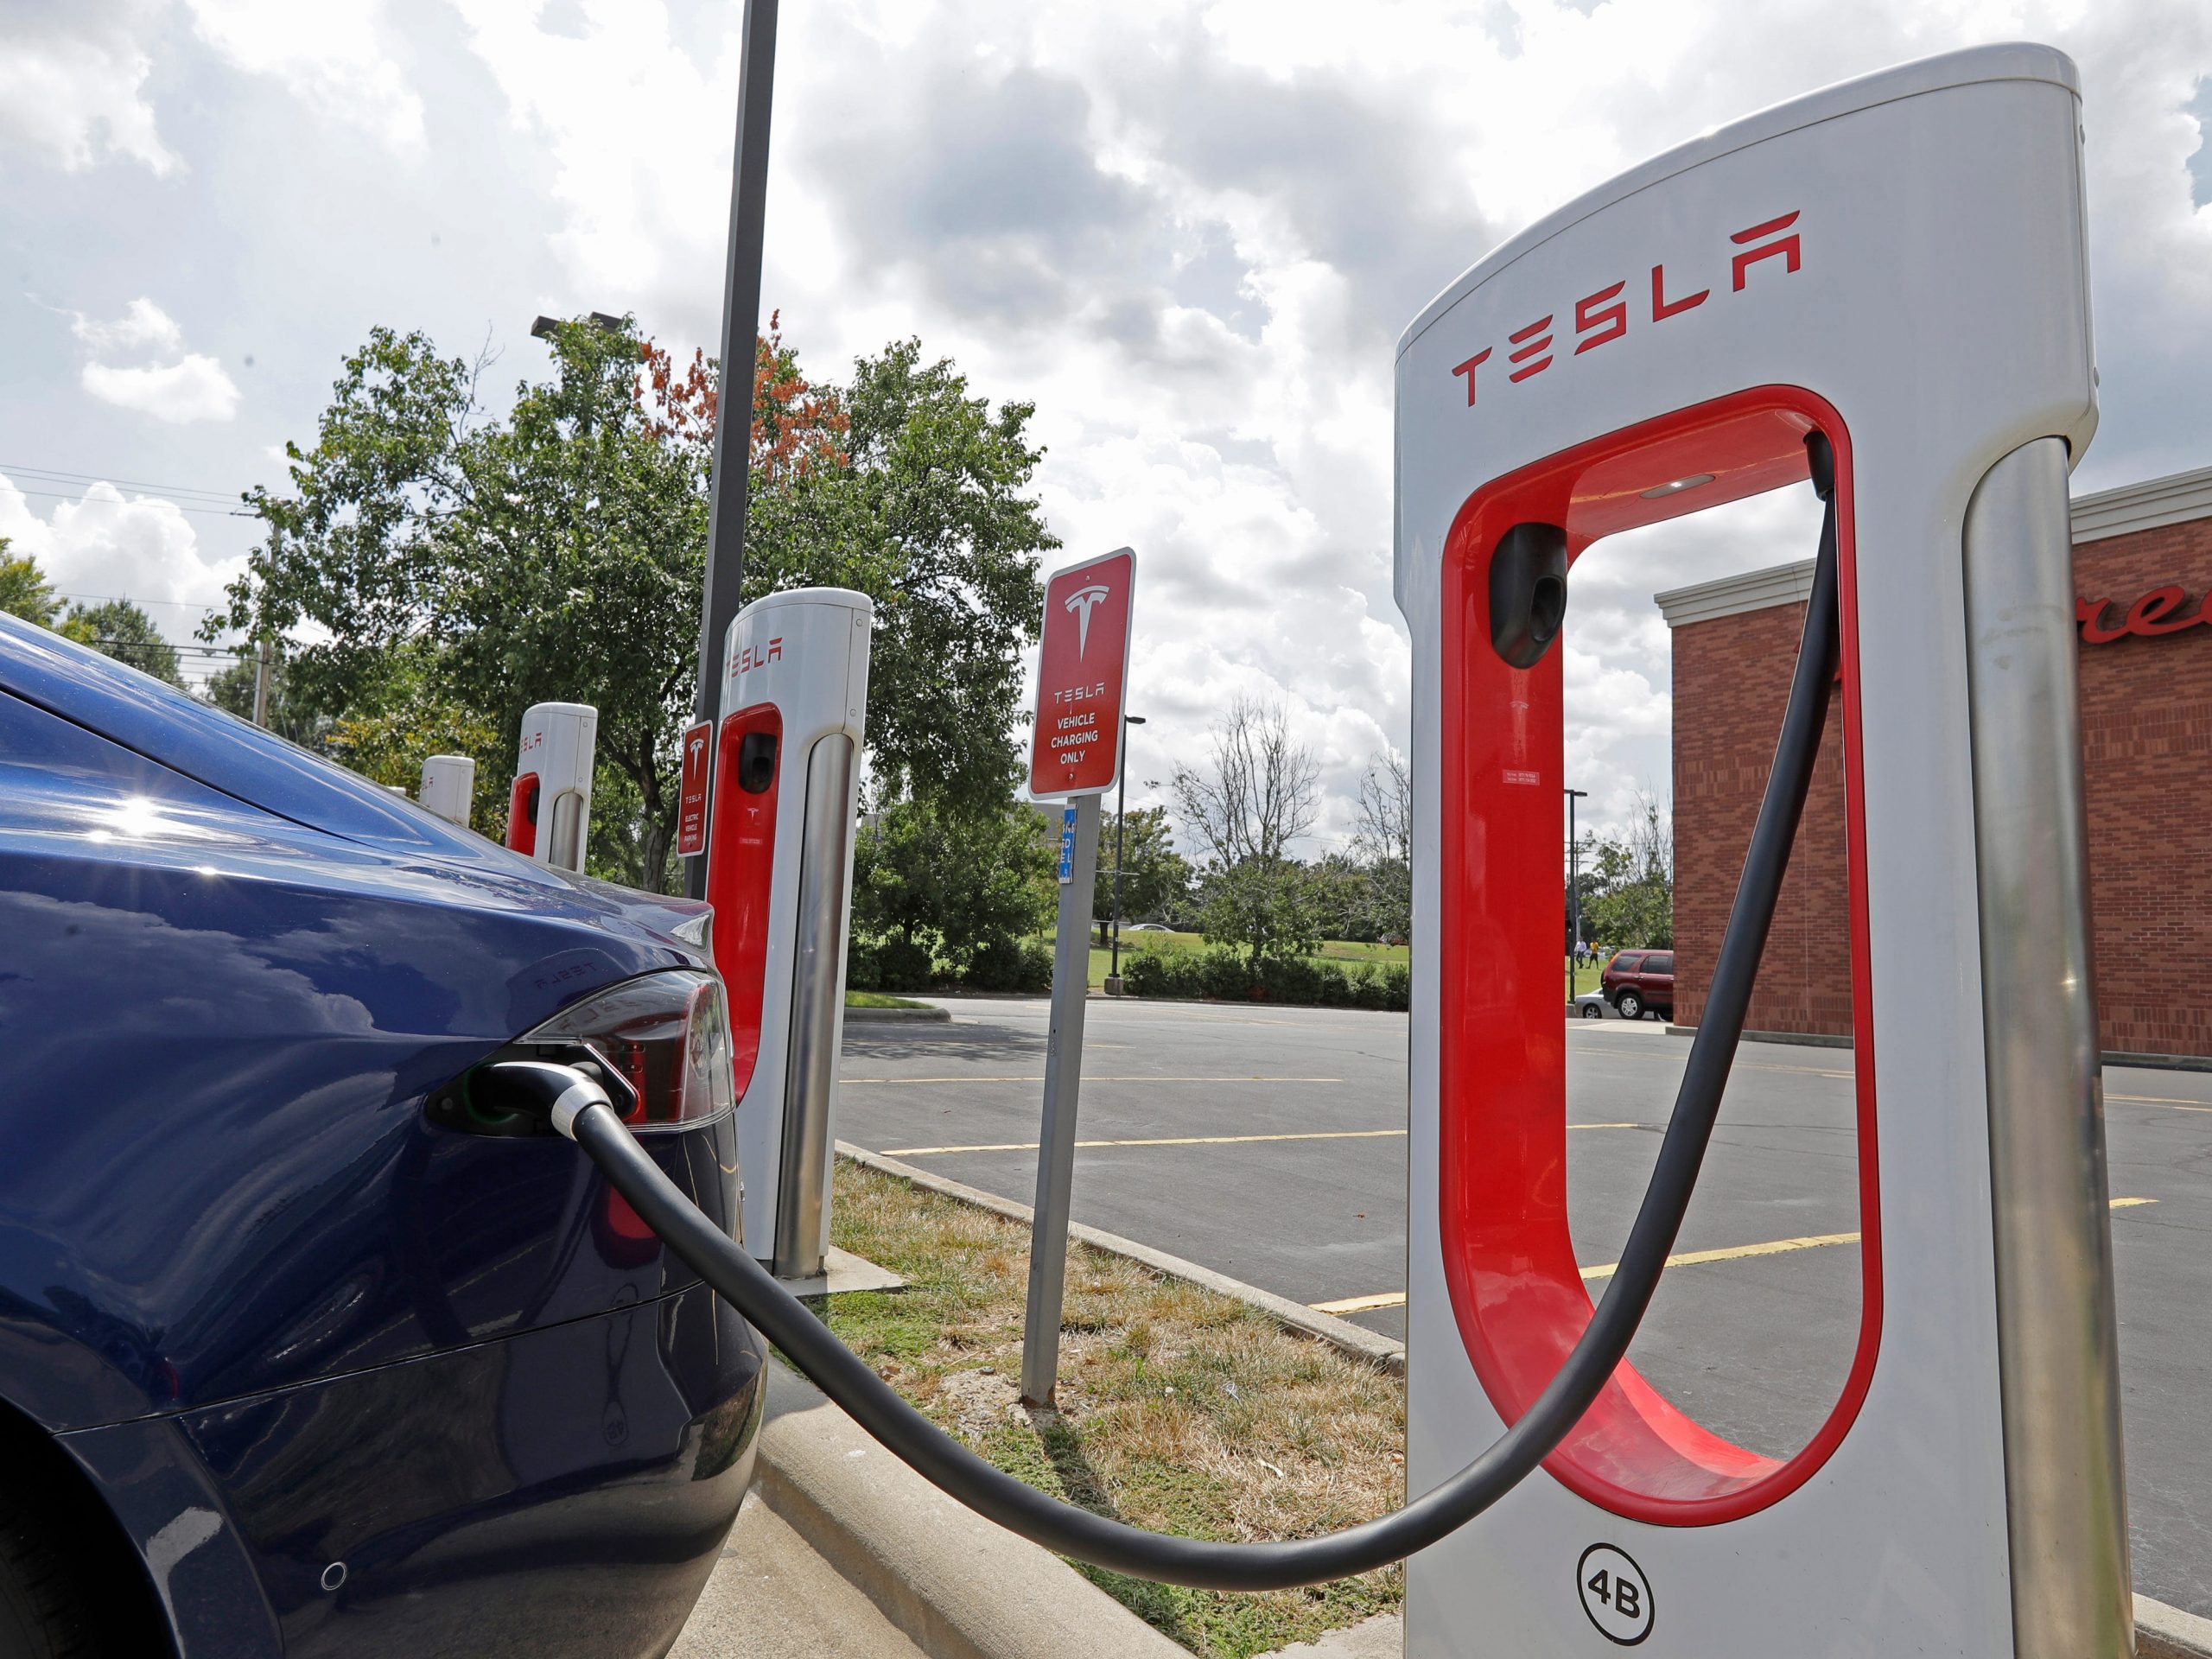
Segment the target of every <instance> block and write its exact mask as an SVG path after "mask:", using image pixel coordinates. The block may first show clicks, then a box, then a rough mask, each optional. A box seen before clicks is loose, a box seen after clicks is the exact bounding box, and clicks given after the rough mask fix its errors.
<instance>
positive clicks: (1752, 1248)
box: [1306, 1198, 2158, 1313]
mask: <svg viewBox="0 0 2212 1659" xmlns="http://www.w3.org/2000/svg"><path fill="white" fill-rule="evenodd" d="M2157 1202H2158V1200H2157V1199H2156V1198H2114V1199H2113V1201H2112V1207H2113V1209H2115V1210H2127V1209H2133V1207H2134V1206H2135V1205H2139V1204H2156V1203H2157ZM1856 1243H1859V1234H1857V1233H1816V1234H1813V1235H1810V1236H1807V1237H1804V1238H1777V1239H1776V1240H1774V1241H1772V1242H1771V1243H1765V1244H1736V1245H1732V1246H1730V1247H1729V1248H1728V1249H1725V1250H1685V1251H1683V1252H1682V1253H1681V1255H1670V1256H1669V1257H1668V1258H1667V1265H1668V1266H1669V1267H1670V1268H1694V1267H1696V1266H1698V1265H1699V1264H1700V1263H1701V1262H1736V1261H1740V1260H1742V1259H1743V1258H1744V1257H1745V1256H1752V1255H1785V1254H1787V1253H1788V1252H1789V1251H1791V1250H1813V1249H1819V1248H1820V1247H1821V1246H1822V1245H1824V1244H1856ZM1620 1265H1621V1264H1620V1263H1619V1262H1607V1263H1605V1266H1603V1267H1600V1268H1583V1269H1582V1276H1583V1278H1585V1279H1586V1280H1594V1279H1610V1278H1611V1277H1612V1276H1613V1274H1616V1273H1618V1272H1619V1271H1620ZM1405 1305H1406V1293H1405V1292H1403V1291H1402V1290H1401V1291H1394V1292H1390V1293H1389V1294H1384V1295H1381V1296H1347V1297H1344V1299H1343V1300H1339V1301H1334V1302H1308V1303H1307V1304H1306V1306H1308V1307H1311V1308H1312V1309H1313V1311H1314V1312H1315V1313H1371V1312H1373V1311H1374V1310H1375V1309H1376V1308H1378V1307H1403V1306H1405Z"/></svg>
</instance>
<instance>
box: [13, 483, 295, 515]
mask: <svg viewBox="0 0 2212 1659" xmlns="http://www.w3.org/2000/svg"><path fill="white" fill-rule="evenodd" d="M15 488H16V494H18V495H35V496H40V497H42V498H43V499H47V500H49V501H74V502H75V503H76V504H77V505H79V506H80V507H135V506H137V505H139V503H138V502H137V501H103V500H101V499H99V497H97V496H91V495H65V494H63V493H60V491H58V490H26V489H24V488H22V486H20V485H18V486H15ZM158 499H160V500H161V502H162V505H164V506H171V507H175V509H176V510H177V511H178V512H204V513H206V514H207V515H208V516H209V517H210V518H259V517H260V516H261V515H260V514H259V513H257V512H238V511H237V510H236V509H235V508H226V507H194V506H188V505H186V504H185V503H183V502H181V501H172V500H170V499H168V497H167V496H162V497H160V498H158Z"/></svg>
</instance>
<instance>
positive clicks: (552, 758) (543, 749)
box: [507, 702, 599, 870]
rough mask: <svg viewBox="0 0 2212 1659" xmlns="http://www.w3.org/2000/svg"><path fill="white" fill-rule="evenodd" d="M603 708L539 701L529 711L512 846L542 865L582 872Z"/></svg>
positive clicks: (518, 762) (520, 748) (510, 828)
mask: <svg viewBox="0 0 2212 1659" xmlns="http://www.w3.org/2000/svg"><path fill="white" fill-rule="evenodd" d="M598 747H599V710H598V709H594V708H593V707H592V706H591V705H590V704H589V703H588V702H537V703H532V704H531V706H530V707H529V708H528V709H524V711H523V716H522V737H521V741H520V742H519V743H518V745H517V753H516V758H515V781H514V788H513V791H512V793H511V794H510V795H509V797H508V799H507V845H508V846H509V847H511V848H512V849H514V850H515V851H516V852H518V853H520V854H522V855H524V857H526V858H529V859H531V861H534V862H536V863H539V864H550V865H551V866H553V868H556V869H561V870H581V869H582V868H583V867H584V842H585V841H586V839H587V837H588V836H590V834H591V772H592V758H593V755H594V753H595V752H596V751H597V749H598Z"/></svg>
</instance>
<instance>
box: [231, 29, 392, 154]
mask: <svg viewBox="0 0 2212 1659" xmlns="http://www.w3.org/2000/svg"><path fill="white" fill-rule="evenodd" d="M190 5H191V8H192V19H193V25H194V29H195V30H196V31H197V32H198V34H199V35H200V39H201V40H202V41H206V42H207V45H208V46H210V47H211V48H213V49H214V51H215V52H216V53H217V54H219V55H220V56H221V57H222V58H223V60H225V61H226V62H227V63H229V64H230V65H231V67H232V68H234V69H239V70H243V71H245V73H248V74H256V75H267V76H269V77H270V79H274V80H277V81H281V82H283V84H284V85H285V86H286V87H287V88H288V89H289V91H290V92H292V93H293V94H294V95H295V96H296V97H297V98H299V99H300V100H301V101H302V103H303V104H305V105H308V107H309V108H311V109H312V110H314V111H316V113H317V114H318V115H321V114H328V115H332V116H335V117H336V118H339V119H340V120H342V121H347V122H350V123H352V124H353V125H355V126H357V127H359V128H361V129H362V130H365V131H366V132H368V133H369V134H370V135H372V137H375V138H376V139H377V140H378V142H379V143H383V144H384V145H385V147H386V148H387V149H391V150H394V151H396V152H398V153H400V154H402V155H415V154H417V153H419V152H420V151H421V150H422V149H423V100H422V99H420V98H419V97H417V96H416V93H415V92H414V90H413V89H412V88H411V87H410V86H408V85H407V81H406V79H405V77H404V76H403V75H402V74H401V73H400V68H399V66H398V65H397V63H395V62H394V61H392V59H391V55H390V53H389V50H388V45H387V35H388V31H386V30H385V29H384V27H383V24H384V6H383V4H382V3H381V0H315V3H313V4H302V3H301V0H190Z"/></svg>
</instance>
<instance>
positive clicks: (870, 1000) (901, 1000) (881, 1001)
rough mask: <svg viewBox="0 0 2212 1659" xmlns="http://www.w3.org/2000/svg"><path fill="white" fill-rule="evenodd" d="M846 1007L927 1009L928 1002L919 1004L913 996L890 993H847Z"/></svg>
mask: <svg viewBox="0 0 2212 1659" xmlns="http://www.w3.org/2000/svg"><path fill="white" fill-rule="evenodd" d="M845 1006H846V1007H849V1008H926V1007H929V1006H930V1005H929V1004H928V1003H926V1002H917V1001H914V999H913V998H912V997H911V996H893V995H891V994H890V993H889V992H888V991H847V992H846V993H845Z"/></svg>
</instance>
